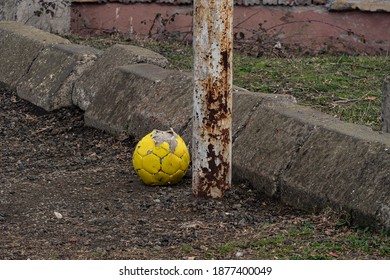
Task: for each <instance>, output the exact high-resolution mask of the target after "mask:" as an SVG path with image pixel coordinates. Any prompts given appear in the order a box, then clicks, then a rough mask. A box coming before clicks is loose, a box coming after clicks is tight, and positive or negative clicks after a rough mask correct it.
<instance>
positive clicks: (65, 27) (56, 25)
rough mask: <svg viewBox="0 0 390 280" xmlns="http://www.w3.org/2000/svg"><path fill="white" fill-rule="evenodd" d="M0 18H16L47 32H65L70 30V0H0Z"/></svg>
mask: <svg viewBox="0 0 390 280" xmlns="http://www.w3.org/2000/svg"><path fill="white" fill-rule="evenodd" d="M0 20H16V21H20V22H23V23H25V24H27V25H31V26H34V27H37V28H39V29H42V30H45V31H48V32H52V33H58V34H65V33H68V32H69V31H70V1H64V0H24V1H21V0H16V1H15V0H0Z"/></svg>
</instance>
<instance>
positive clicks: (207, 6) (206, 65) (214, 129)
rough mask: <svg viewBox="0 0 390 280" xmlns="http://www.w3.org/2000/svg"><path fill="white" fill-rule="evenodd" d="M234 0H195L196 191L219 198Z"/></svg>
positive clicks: (227, 146)
mask: <svg viewBox="0 0 390 280" xmlns="http://www.w3.org/2000/svg"><path fill="white" fill-rule="evenodd" d="M232 26H233V0H195V1H194V36H193V37H194V38H193V42H194V43H193V44H194V55H195V61H194V80H195V89H194V126H193V154H192V158H193V163H192V164H193V165H192V168H193V175H192V176H193V177H192V189H193V193H194V195H195V196H201V197H212V198H219V197H222V196H223V195H224V192H225V191H226V190H228V189H229V188H230V187H231V174H232V172H231V169H232V163H231V157H232V58H233V51H232V48H233V27H232Z"/></svg>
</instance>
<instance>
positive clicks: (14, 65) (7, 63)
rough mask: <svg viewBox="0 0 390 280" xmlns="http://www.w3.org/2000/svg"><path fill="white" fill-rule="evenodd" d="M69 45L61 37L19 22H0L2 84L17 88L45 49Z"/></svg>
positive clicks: (0, 77) (0, 73)
mask: <svg viewBox="0 0 390 280" xmlns="http://www.w3.org/2000/svg"><path fill="white" fill-rule="evenodd" d="M69 43H70V42H69V41H68V40H66V39H63V38H61V37H59V36H56V35H53V34H50V33H47V32H44V31H41V30H39V29H36V28H34V27H31V26H26V25H23V24H21V23H18V22H13V21H3V22H0V53H1V56H0V65H1V67H0V82H2V83H3V84H6V85H7V86H9V87H11V88H15V87H16V85H17V84H18V82H19V80H20V79H21V78H22V77H23V76H24V75H25V74H26V73H27V72H28V71H29V69H30V67H31V65H32V63H33V62H34V60H35V59H36V58H37V57H38V55H39V54H40V52H41V51H42V50H43V49H44V48H46V47H48V46H51V45H54V44H69Z"/></svg>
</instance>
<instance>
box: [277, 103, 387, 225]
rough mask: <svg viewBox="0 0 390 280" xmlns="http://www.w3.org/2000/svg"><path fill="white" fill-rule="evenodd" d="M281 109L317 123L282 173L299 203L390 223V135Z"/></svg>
mask: <svg viewBox="0 0 390 280" xmlns="http://www.w3.org/2000/svg"><path fill="white" fill-rule="evenodd" d="M279 114H281V115H285V116H286V117H288V118H289V119H292V120H295V121H296V122H300V123H305V124H306V125H309V126H310V127H311V129H310V131H309V134H308V135H307V137H306V141H305V142H304V143H302V145H300V147H299V149H298V150H297V152H296V154H295V156H294V157H293V158H292V160H291V161H290V162H289V164H288V166H287V168H286V170H284V171H283V172H282V173H281V176H280V198H281V200H282V201H283V202H286V203H288V204H290V205H294V207H298V208H303V209H306V210H314V211H315V210H319V209H323V208H326V207H331V208H334V209H343V210H345V211H347V212H348V213H349V214H350V215H351V218H352V220H353V223H354V224H359V225H361V226H371V227H383V226H385V227H386V228H390V188H389V186H390V135H387V134H379V133H375V132H373V131H372V130H371V129H369V128H367V127H364V126H358V125H353V124H348V123H343V122H341V121H339V120H337V119H334V118H332V117H330V116H327V115H325V114H318V112H316V111H314V110H311V109H308V108H302V109H301V110H297V108H293V107H290V108H284V109H283V112H281V111H279Z"/></svg>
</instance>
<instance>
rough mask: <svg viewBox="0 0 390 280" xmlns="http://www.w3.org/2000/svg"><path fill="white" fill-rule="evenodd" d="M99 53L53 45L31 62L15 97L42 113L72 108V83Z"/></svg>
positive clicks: (76, 47) (92, 49) (90, 49)
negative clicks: (26, 101)
mask: <svg viewBox="0 0 390 280" xmlns="http://www.w3.org/2000/svg"><path fill="white" fill-rule="evenodd" d="M99 53H100V51H98V50H97V49H94V48H91V47H86V46H81V45H74V44H69V45H61V44H60V45H54V46H52V47H48V48H45V49H44V50H42V51H41V52H40V53H39V55H38V56H37V57H36V58H35V60H34V62H33V63H32V64H31V66H30V68H29V70H28V73H26V74H25V75H24V76H23V77H22V78H21V79H20V80H19V83H18V85H17V88H16V92H17V94H18V96H20V97H21V98H23V99H26V100H28V101H30V102H31V103H33V104H35V105H37V106H40V107H41V108H43V109H45V110H46V111H52V110H56V109H59V108H62V107H68V106H72V105H73V103H72V91H73V86H74V83H75V81H76V80H77V79H78V78H79V77H80V76H81V75H82V73H83V72H84V71H85V70H86V69H88V68H89V67H91V65H93V63H94V61H95V60H96V59H97V56H98V55H99Z"/></svg>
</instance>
